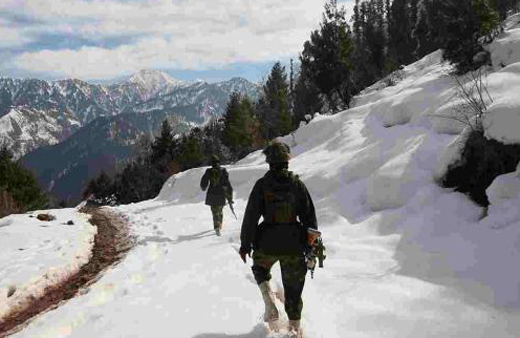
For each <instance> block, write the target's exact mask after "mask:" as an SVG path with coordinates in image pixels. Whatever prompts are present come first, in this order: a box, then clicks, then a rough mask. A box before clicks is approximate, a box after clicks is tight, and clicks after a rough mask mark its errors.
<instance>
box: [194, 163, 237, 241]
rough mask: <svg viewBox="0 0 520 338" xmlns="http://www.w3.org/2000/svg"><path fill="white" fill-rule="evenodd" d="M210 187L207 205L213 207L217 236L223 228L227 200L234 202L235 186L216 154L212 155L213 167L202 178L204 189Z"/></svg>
mask: <svg viewBox="0 0 520 338" xmlns="http://www.w3.org/2000/svg"><path fill="white" fill-rule="evenodd" d="M208 184H209V189H208V192H207V194H206V205H209V206H210V207H211V213H212V214H213V228H214V229H215V233H216V234H217V236H220V231H221V230H222V219H223V209H224V206H225V205H226V200H227V201H228V202H229V203H230V204H233V188H232V187H231V183H229V175H228V172H227V170H226V169H225V168H222V167H221V166H220V160H219V158H218V157H217V156H216V155H213V156H212V157H211V168H209V169H207V170H206V172H205V173H204V175H203V176H202V179H201V180H200V188H201V189H202V190H204V191H205V190H206V188H208Z"/></svg>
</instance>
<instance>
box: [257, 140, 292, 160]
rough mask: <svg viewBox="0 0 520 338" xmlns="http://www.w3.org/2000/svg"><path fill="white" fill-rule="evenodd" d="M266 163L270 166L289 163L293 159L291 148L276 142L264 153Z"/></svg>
mask: <svg viewBox="0 0 520 338" xmlns="http://www.w3.org/2000/svg"><path fill="white" fill-rule="evenodd" d="M263 153H264V155H265V161H266V162H267V163H269V164H276V163H287V162H289V159H290V158H291V155H290V154H291V148H289V146H288V145H287V144H285V143H283V142H279V141H274V142H272V143H271V144H270V145H268V146H267V147H266V148H265V149H264V151H263Z"/></svg>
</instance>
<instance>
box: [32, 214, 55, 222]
mask: <svg viewBox="0 0 520 338" xmlns="http://www.w3.org/2000/svg"><path fill="white" fill-rule="evenodd" d="M36 218H37V219H39V220H40V221H46V222H49V221H54V220H55V219H56V217H55V216H53V215H51V214H38V216H36Z"/></svg>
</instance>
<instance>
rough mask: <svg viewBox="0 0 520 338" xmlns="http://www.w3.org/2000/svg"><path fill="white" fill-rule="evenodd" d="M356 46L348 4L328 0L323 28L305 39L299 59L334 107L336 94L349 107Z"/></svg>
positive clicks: (307, 74) (307, 75) (336, 105)
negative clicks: (346, 7) (347, 16)
mask: <svg viewBox="0 0 520 338" xmlns="http://www.w3.org/2000/svg"><path fill="white" fill-rule="evenodd" d="M353 49H354V44H353V39H352V34H351V31H350V27H349V25H348V24H347V21H346V18H345V8H344V7H339V6H338V4H337V1H336V0H329V2H328V3H327V4H325V12H324V14H323V20H322V22H321V24H320V29H319V30H315V31H314V32H312V33H311V37H310V40H308V41H306V42H305V44H304V47H303V52H302V54H301V56H300V61H301V64H302V72H303V71H305V72H306V74H305V77H306V78H308V79H309V80H310V81H312V82H313V83H314V85H315V86H316V87H317V88H318V89H319V90H320V91H321V92H322V93H323V94H324V95H325V96H326V97H327V100H328V103H329V105H330V106H331V108H332V109H333V110H336V109H338V103H337V98H339V99H340V100H341V103H342V104H343V105H345V106H347V107H348V106H349V104H350V100H351V98H352V96H353V94H354V86H353V82H352V68H353V65H352V53H353Z"/></svg>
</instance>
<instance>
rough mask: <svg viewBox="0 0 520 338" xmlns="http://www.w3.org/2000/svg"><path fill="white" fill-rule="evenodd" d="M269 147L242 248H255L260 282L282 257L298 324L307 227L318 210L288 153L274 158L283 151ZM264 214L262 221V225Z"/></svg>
mask: <svg viewBox="0 0 520 338" xmlns="http://www.w3.org/2000/svg"><path fill="white" fill-rule="evenodd" d="M282 145H283V146H285V147H286V149H288V146H286V145H284V144H282ZM276 147H279V146H276ZM268 149H269V147H268V148H266V150H265V151H264V153H266V151H267V152H268V153H267V154H266V156H267V161H268V162H269V164H270V165H271V167H270V170H269V171H268V172H267V173H266V174H265V176H264V177H262V178H260V179H259V180H258V181H257V182H256V184H255V185H254V187H253V190H252V191H251V194H250V196H249V200H248V203H247V207H246V211H245V214H244V220H243V223H242V229H241V235H240V239H241V247H240V252H241V255H244V256H245V253H249V252H250V251H251V249H253V250H254V252H253V267H252V270H253V274H254V277H255V280H256V282H257V283H258V285H259V286H261V284H262V283H264V282H268V281H269V280H270V279H271V273H270V270H271V267H272V266H273V265H274V264H275V263H276V262H277V261H279V262H280V267H281V271H282V282H283V286H284V293H285V311H286V312H287V315H288V317H289V319H290V320H292V321H298V325H299V320H300V318H301V311H302V308H303V301H302V298H301V295H302V292H303V287H304V284H305V275H306V273H307V265H306V263H305V249H306V232H307V229H308V228H313V229H316V230H317V221H316V212H315V209H314V205H313V202H312V199H311V197H310V195H309V192H308V191H307V188H306V187H305V185H304V184H303V182H302V181H301V180H300V179H299V178H298V176H297V175H294V174H293V173H292V172H290V171H289V170H288V169H287V166H288V164H287V161H288V156H287V158H285V157H283V156H281V160H280V161H276V159H277V158H280V156H276V154H275V155H272V154H269V151H270V150H268ZM287 152H288V151H287ZM270 156H271V158H270ZM273 157H274V158H273ZM261 216H262V217H263V222H262V223H261V224H260V225H258V221H259V219H260V217H261ZM267 289H268V290H269V287H267ZM261 290H262V287H261ZM263 292H264V291H263ZM266 297H267V296H266ZM276 316H277V315H276ZM271 317H272V316H271ZM266 321H268V320H266Z"/></svg>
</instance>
